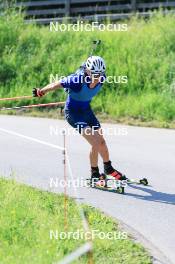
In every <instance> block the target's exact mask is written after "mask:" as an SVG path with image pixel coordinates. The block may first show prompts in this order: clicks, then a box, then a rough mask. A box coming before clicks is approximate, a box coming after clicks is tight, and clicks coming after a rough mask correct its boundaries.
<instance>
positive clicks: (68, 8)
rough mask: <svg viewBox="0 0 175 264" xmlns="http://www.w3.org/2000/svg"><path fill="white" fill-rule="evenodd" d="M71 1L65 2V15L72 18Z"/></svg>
mask: <svg viewBox="0 0 175 264" xmlns="http://www.w3.org/2000/svg"><path fill="white" fill-rule="evenodd" d="M70 1H71V0H65V15H66V17H69V16H70Z"/></svg>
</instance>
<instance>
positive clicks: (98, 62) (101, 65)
mask: <svg viewBox="0 0 175 264" xmlns="http://www.w3.org/2000/svg"><path fill="white" fill-rule="evenodd" d="M86 69H87V70H90V71H91V73H92V74H98V73H104V72H105V70H106V65H105V62H104V59H103V58H101V57H99V56H91V57H89V58H88V59H87V61H86Z"/></svg>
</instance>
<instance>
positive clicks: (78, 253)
mask: <svg viewBox="0 0 175 264" xmlns="http://www.w3.org/2000/svg"><path fill="white" fill-rule="evenodd" d="M0 131H1V132H4V133H7V134H10V135H13V136H17V137H20V138H24V139H26V140H30V141H33V142H36V143H39V144H42V145H45V146H48V147H51V148H55V149H59V150H65V149H64V148H63V147H60V146H57V145H54V144H51V143H48V142H45V141H42V140H39V139H36V138H33V137H28V136H25V135H22V134H20V133H17V132H14V131H11V130H7V129H4V128H0ZM66 157H67V161H68V168H69V173H70V176H71V178H72V179H74V177H73V173H72V169H71V166H70V160H69V157H68V154H67V151H66ZM74 192H75V196H76V198H77V199H78V198H79V195H78V193H77V189H76V188H74ZM78 201H79V199H78ZM78 208H79V212H80V215H81V217H82V221H83V226H84V229H85V231H86V232H87V231H89V226H88V222H87V220H86V217H85V214H84V210H83V209H82V208H81V207H80V206H78ZM91 250H92V243H91V242H87V243H85V244H84V245H83V246H81V247H80V248H78V249H77V250H75V251H74V252H72V253H71V254H69V255H68V256H66V257H65V258H64V259H63V260H62V261H61V262H59V264H68V263H71V262H72V261H73V260H75V259H77V258H79V257H80V256H82V255H83V254H85V253H87V252H89V251H91Z"/></svg>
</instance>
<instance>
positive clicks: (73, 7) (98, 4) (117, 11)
mask: <svg viewBox="0 0 175 264" xmlns="http://www.w3.org/2000/svg"><path fill="white" fill-rule="evenodd" d="M14 1H15V0H14ZM148 1H149V2H148ZM12 2H13V0H4V2H3V3H2V4H1V5H0V9H4V8H6V6H9V5H11V4H12ZM15 2H16V3H15V4H13V5H15V6H16V7H20V8H22V10H24V12H25V16H26V20H27V21H30V20H31V19H33V18H34V19H35V20H36V21H37V22H38V23H43V24H47V23H49V22H50V21H53V20H62V19H63V18H64V17H65V16H66V17H70V18H71V19H72V20H77V18H80V17H81V19H86V20H89V21H92V20H94V18H95V19H96V20H97V19H98V20H104V19H106V18H109V19H110V20H117V19H122V18H127V17H129V16H131V15H132V14H133V13H135V12H139V14H140V15H141V16H146V15H149V11H153V10H155V9H159V8H160V7H161V8H162V9H163V10H167V11H169V10H170V9H174V8H175V1H161V0H118V1H116V0H110V1H109V0H97V1H95V0H50V1H48V0H43V1H37V0H31V1H27V0H22V1H20V0H16V1H15ZM167 11H166V12H167Z"/></svg>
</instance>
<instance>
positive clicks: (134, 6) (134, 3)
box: [131, 0, 137, 12]
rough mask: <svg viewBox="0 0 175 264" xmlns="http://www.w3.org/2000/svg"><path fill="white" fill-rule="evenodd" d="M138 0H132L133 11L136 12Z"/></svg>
mask: <svg viewBox="0 0 175 264" xmlns="http://www.w3.org/2000/svg"><path fill="white" fill-rule="evenodd" d="M136 4H137V3H136V0H131V7H132V12H136Z"/></svg>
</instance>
